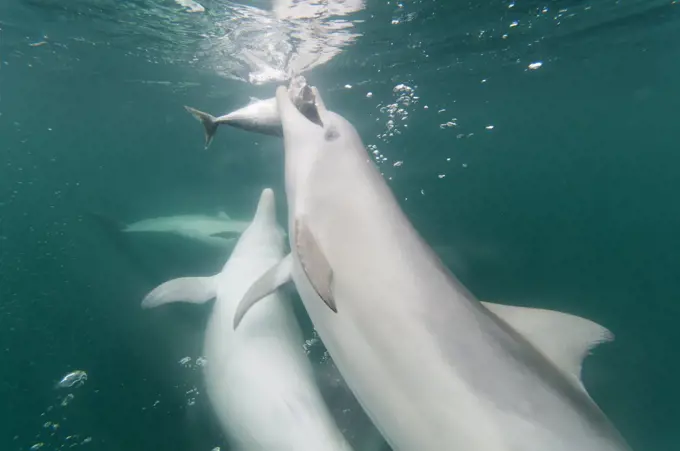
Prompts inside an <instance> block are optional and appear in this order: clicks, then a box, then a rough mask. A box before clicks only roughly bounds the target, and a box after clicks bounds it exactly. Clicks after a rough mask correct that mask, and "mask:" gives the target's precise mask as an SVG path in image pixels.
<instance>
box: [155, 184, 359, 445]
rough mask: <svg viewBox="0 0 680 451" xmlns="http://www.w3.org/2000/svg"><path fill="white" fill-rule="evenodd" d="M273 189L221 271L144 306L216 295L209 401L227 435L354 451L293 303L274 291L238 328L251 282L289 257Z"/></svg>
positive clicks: (167, 289) (173, 287)
mask: <svg viewBox="0 0 680 451" xmlns="http://www.w3.org/2000/svg"><path fill="white" fill-rule="evenodd" d="M284 246H285V235H284V233H283V231H282V230H281V228H280V227H279V225H278V224H277V221H276V211H275V200H274V193H273V191H272V190H271V189H269V188H267V189H264V190H263V191H262V194H261V196H260V200H259V203H258V205H257V211H256V213H255V217H254V218H253V221H252V223H251V224H250V225H249V226H248V228H247V229H246V230H245V232H243V234H242V235H241V237H240V238H239V240H238V242H237V243H236V246H235V248H234V251H233V253H232V254H231V256H230V257H229V259H228V260H227V262H226V264H225V265H224V267H223V269H222V271H221V272H220V273H219V274H217V275H214V276H211V277H183V278H179V279H174V280H170V281H168V282H165V283H163V284H162V285H160V286H158V287H157V288H155V289H154V290H153V291H151V292H150V293H149V294H148V295H147V296H146V297H145V298H144V300H143V301H142V307H143V308H153V307H157V306H159V305H163V304H167V303H171V302H181V301H184V302H191V303H196V304H200V303H205V302H207V301H209V300H210V299H212V298H215V299H216V301H215V304H214V305H213V308H212V313H211V315H210V319H209V320H208V325H207V329H206V332H205V342H204V354H203V355H204V356H205V357H206V359H207V365H206V367H205V372H204V377H205V383H206V390H207V394H208V398H209V399H210V402H211V404H212V406H213V409H214V411H215V413H216V415H217V418H218V420H219V422H220V424H221V427H222V429H223V431H224V432H225V433H226V435H227V437H228V440H229V441H230V442H231V444H232V446H233V447H234V448H235V449H239V450H241V451H265V450H267V451H269V450H278V451H351V448H350V446H349V444H348V442H347V441H346V439H345V437H344V436H343V434H342V432H341V431H340V430H339V429H338V427H337V425H336V423H335V421H334V420H333V418H332V416H331V414H330V411H329V410H328V407H327V406H326V404H325V403H324V401H323V398H322V397H321V394H320V391H319V389H318V387H317V386H316V384H315V381H314V373H313V371H312V366H311V363H310V361H309V359H308V357H307V355H306V354H305V351H304V348H303V343H304V341H303V336H302V332H301V330H300V326H299V325H298V323H297V320H296V318H295V315H294V312H293V308H292V305H291V304H290V302H288V301H287V300H284V299H283V294H282V292H276V293H273V294H271V295H269V296H267V297H266V298H265V299H264V300H263V301H262V302H261V303H259V304H258V306H257V310H255V309H253V310H252V311H251V312H250V314H249V315H248V318H245V319H244V321H243V324H242V325H241V327H240V328H239V329H238V330H237V331H234V330H233V329H232V327H231V324H232V321H233V316H234V312H235V310H236V307H237V304H238V302H239V300H240V299H241V298H242V296H243V295H244V293H245V292H246V290H247V289H248V287H250V286H251V284H252V283H253V282H254V281H255V280H257V279H258V278H259V277H260V276H261V275H262V274H263V273H264V272H265V271H266V270H267V269H268V268H269V267H271V266H272V265H273V264H275V263H276V262H278V261H280V260H281V258H282V257H283V255H284Z"/></svg>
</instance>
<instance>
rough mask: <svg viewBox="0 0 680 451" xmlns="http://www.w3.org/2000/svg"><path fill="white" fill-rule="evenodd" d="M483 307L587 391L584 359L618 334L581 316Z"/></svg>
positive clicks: (504, 307)
mask: <svg viewBox="0 0 680 451" xmlns="http://www.w3.org/2000/svg"><path fill="white" fill-rule="evenodd" d="M482 304H483V305H484V307H486V308H487V309H489V310H490V311H491V312H492V313H493V314H494V315H496V316H497V317H499V318H500V319H501V320H503V321H504V322H506V323H507V324H508V325H509V326H510V327H512V328H513V329H514V330H515V331H517V332H519V333H520V334H521V335H522V336H523V337H524V338H526V339H527V340H528V341H529V342H530V343H531V344H533V345H534V347H535V348H536V349H538V350H539V351H540V352H541V353H542V354H543V355H544V356H545V357H547V358H548V359H549V360H550V361H551V362H552V363H553V364H554V365H555V366H556V367H557V368H558V369H560V370H561V371H562V372H563V373H565V374H566V375H567V376H568V377H570V378H571V379H572V380H574V382H576V384H577V385H578V386H580V387H581V388H582V389H583V390H584V391H585V388H584V387H583V383H582V382H581V367H582V365H583V359H585V357H586V356H587V355H588V354H589V352H590V351H591V350H592V349H593V348H595V347H596V346H597V345H599V344H600V343H605V342H608V341H612V340H613V339H614V334H612V333H611V332H610V331H609V330H607V329H606V328H604V327H602V326H600V325H599V324H597V323H595V322H593V321H590V320H588V319H585V318H581V317H579V316H575V315H570V314H567V313H561V312H556V311H553V310H544V309H535V308H528V307H514V306H508V305H501V304H492V303H490V302H482Z"/></svg>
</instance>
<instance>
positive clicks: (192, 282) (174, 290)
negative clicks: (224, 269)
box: [142, 276, 217, 309]
mask: <svg viewBox="0 0 680 451" xmlns="http://www.w3.org/2000/svg"><path fill="white" fill-rule="evenodd" d="M216 281H217V277H216V276H212V277H180V278H178V279H172V280H169V281H167V282H165V283H162V284H161V285H159V286H157V287H156V288H154V289H153V290H152V291H151V292H150V293H149V294H147V295H146V296H145V297H144V300H143V301H142V308H144V309H148V308H153V307H158V306H159V305H163V304H169V303H171V302H190V303H192V304H203V303H205V302H208V301H209V300H211V299H213V298H214V297H215V296H216V294H217V289H216Z"/></svg>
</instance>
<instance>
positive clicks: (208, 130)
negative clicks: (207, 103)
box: [184, 106, 220, 149]
mask: <svg viewBox="0 0 680 451" xmlns="http://www.w3.org/2000/svg"><path fill="white" fill-rule="evenodd" d="M184 108H185V109H186V110H187V111H188V112H189V113H191V115H192V116H194V117H195V118H196V119H197V120H199V121H200V122H201V124H203V128H204V130H205V148H206V149H207V148H208V147H209V146H210V143H211V142H212V140H213V138H214V137H215V133H217V127H218V126H219V125H220V124H219V123H218V122H217V118H216V117H215V116H213V115H211V114H208V113H204V112H203V111H199V110H197V109H195V108H191V107H190V106H184Z"/></svg>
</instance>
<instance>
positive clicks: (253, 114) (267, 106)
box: [184, 75, 319, 149]
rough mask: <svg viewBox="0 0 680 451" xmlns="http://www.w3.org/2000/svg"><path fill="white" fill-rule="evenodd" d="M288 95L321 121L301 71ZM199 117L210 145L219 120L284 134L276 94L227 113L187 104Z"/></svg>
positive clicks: (275, 133)
mask: <svg viewBox="0 0 680 451" xmlns="http://www.w3.org/2000/svg"><path fill="white" fill-rule="evenodd" d="M288 94H289V98H290V99H291V100H292V102H293V103H294V104H295V105H296V107H297V108H298V109H299V110H300V112H302V113H303V114H304V115H305V116H306V117H308V118H309V119H310V120H312V121H314V122H317V123H318V122H319V119H318V116H317V115H316V108H314V103H313V100H312V97H311V89H310V87H309V86H308V85H307V82H306V80H305V78H304V77H303V76H302V75H298V76H297V77H293V78H292V79H291V82H290V85H289V88H288ZM184 108H185V109H186V110H187V111H188V112H189V113H191V114H192V115H193V116H194V117H195V118H196V119H197V120H199V121H200V122H201V123H202V124H203V128H204V131H205V148H206V149H207V148H208V147H209V146H210V143H211V142H212V140H213V138H214V137H215V133H217V127H218V126H219V125H220V124H226V125H231V126H232V127H236V128H240V129H242V130H247V131H251V132H255V133H261V134H263V135H269V136H278V137H280V136H283V131H282V130H281V119H280V118H279V112H278V110H277V108H276V98H275V97H272V98H270V99H265V100H259V99H253V98H251V103H249V104H248V105H246V106H244V107H243V108H240V109H238V110H236V111H232V112H231V113H228V114H224V115H222V116H219V117H215V116H212V115H211V114H208V113H204V112H203V111H199V110H197V109H196V108H192V107H189V106H185V107H184Z"/></svg>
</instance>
